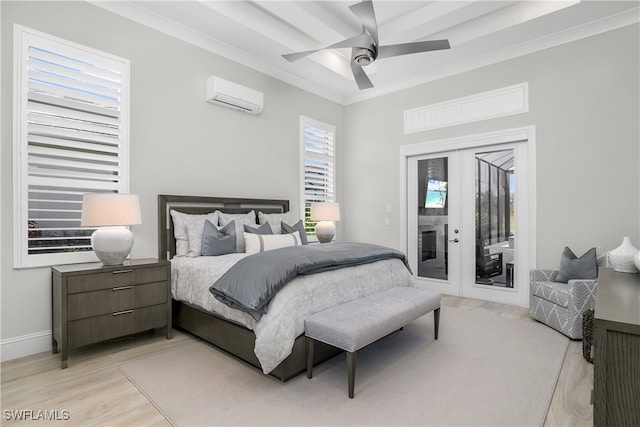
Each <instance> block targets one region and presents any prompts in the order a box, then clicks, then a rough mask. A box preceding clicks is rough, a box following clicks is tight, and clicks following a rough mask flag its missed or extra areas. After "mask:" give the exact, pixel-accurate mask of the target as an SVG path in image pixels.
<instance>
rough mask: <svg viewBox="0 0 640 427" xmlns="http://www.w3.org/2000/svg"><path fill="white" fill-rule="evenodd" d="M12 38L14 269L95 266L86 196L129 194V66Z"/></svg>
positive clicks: (51, 41)
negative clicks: (85, 223)
mask: <svg viewBox="0 0 640 427" xmlns="http://www.w3.org/2000/svg"><path fill="white" fill-rule="evenodd" d="M14 33H15V47H16V48H15V50H14V52H15V58H14V61H15V74H14V79H15V85H14V87H15V88H16V91H15V95H14V108H15V122H14V147H15V153H16V154H15V156H14V158H15V167H14V177H15V181H14V182H15V184H14V185H15V187H14V192H15V193H14V194H15V196H14V199H15V200H14V209H15V215H14V228H15V231H14V233H15V235H14V246H15V252H16V253H15V256H14V264H15V267H16V268H20V267H36V266H45V265H52V264H63V263H72V262H84V261H90V260H95V256H94V255H93V253H92V252H91V242H90V236H91V233H92V232H93V229H87V228H82V227H80V218H81V212H82V194H83V193H87V192H128V188H129V172H128V168H129V165H128V152H129V145H128V144H129V135H128V132H129V129H128V128H129V126H128V121H129V117H128V116H129V94H128V86H129V84H128V80H129V62H128V61H127V60H125V59H121V58H117V57H115V56H112V55H109V54H105V53H102V52H99V51H96V50H94V49H90V48H87V47H84V46H81V45H78V44H75V43H70V42H67V41H65V40H61V39H58V38H54V37H51V36H48V35H46V34H42V33H38V32H35V31H32V30H29V29H27V28H24V27H20V26H16V27H15V32H14Z"/></svg>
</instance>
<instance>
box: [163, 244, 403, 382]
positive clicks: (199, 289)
mask: <svg viewBox="0 0 640 427" xmlns="http://www.w3.org/2000/svg"><path fill="white" fill-rule="evenodd" d="M245 256H248V255H247V254H244V253H238V254H229V255H223V256H217V257H198V258H189V257H175V258H173V260H172V261H171V269H172V278H171V292H172V295H173V298H174V299H175V300H178V301H184V302H188V303H190V304H193V305H195V306H197V307H200V308H202V309H204V310H206V311H209V312H216V313H218V314H220V315H222V316H224V317H226V318H227V319H229V320H232V321H235V322H237V323H240V324H242V325H244V326H245V327H247V328H249V329H252V330H253V331H254V333H255V335H256V342H255V348H254V352H255V354H256V356H257V358H258V360H259V361H260V364H261V366H262V370H263V372H264V373H265V374H268V373H269V372H271V371H272V370H273V369H274V368H276V367H277V366H278V365H279V364H280V363H281V362H282V361H283V360H284V359H286V357H287V356H289V354H291V350H292V348H293V343H294V341H295V339H296V337H298V336H299V335H301V334H302V333H303V332H304V318H305V317H306V316H308V315H309V314H313V313H316V312H318V311H322V310H325V309H327V308H329V307H332V306H335V305H338V304H342V303H344V302H348V301H351V300H354V299H356V298H361V297H364V296H367V295H370V294H373V293H376V292H380V291H382V290H385V289H388V288H392V287H395V286H413V284H412V280H411V274H410V273H409V271H408V270H407V268H406V267H405V266H404V264H403V262H402V261H401V260H399V259H390V260H383V261H378V262H375V263H371V264H365V265H359V266H355V267H346V268H342V269H339V270H333V271H326V272H323V273H318V274H310V275H306V276H298V277H296V278H295V279H293V280H292V281H291V282H289V283H288V284H287V285H286V286H285V287H283V288H282V289H281V290H280V292H278V294H277V295H276V296H275V297H274V298H273V300H272V301H271V303H270V306H269V312H268V313H266V314H265V315H263V316H262V318H261V319H260V321H259V322H256V321H255V320H254V319H253V317H251V315H249V314H248V313H245V312H242V311H239V310H236V309H232V308H230V307H228V306H226V305H224V304H223V303H221V302H219V301H218V300H216V299H215V298H214V297H213V295H212V294H211V293H210V292H209V287H210V286H211V285H212V284H213V282H215V281H216V280H217V279H218V277H220V276H221V275H222V274H224V272H225V271H226V270H227V269H229V268H230V267H231V266H232V265H233V264H235V263H236V262H237V261H238V260H239V259H241V258H243V257H245Z"/></svg>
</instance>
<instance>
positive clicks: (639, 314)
mask: <svg viewBox="0 0 640 427" xmlns="http://www.w3.org/2000/svg"><path fill="white" fill-rule="evenodd" d="M594 346H595V355H594V358H593V372H594V378H593V385H594V407H593V424H594V426H616V427H617V426H640V276H639V275H638V274H629V273H617V272H614V271H613V270H612V269H610V268H601V269H600V273H599V275H598V293H597V296H596V306H595V311H594Z"/></svg>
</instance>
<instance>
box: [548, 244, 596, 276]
mask: <svg viewBox="0 0 640 427" xmlns="http://www.w3.org/2000/svg"><path fill="white" fill-rule="evenodd" d="M597 277H598V263H597V262H596V248H591V249H589V250H588V251H587V252H585V253H584V255H582V256H581V257H580V258H578V257H576V255H575V254H574V253H573V251H572V250H571V249H569V248H568V247H565V248H564V251H562V256H561V257H560V268H559V269H558V276H557V277H556V282H562V283H567V282H568V281H569V280H572V279H584V280H593V279H596V278H597Z"/></svg>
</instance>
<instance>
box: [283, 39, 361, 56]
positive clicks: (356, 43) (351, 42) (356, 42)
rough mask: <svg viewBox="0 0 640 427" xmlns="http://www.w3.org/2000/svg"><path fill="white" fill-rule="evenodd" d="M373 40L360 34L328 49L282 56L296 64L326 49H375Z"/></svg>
mask: <svg viewBox="0 0 640 427" xmlns="http://www.w3.org/2000/svg"><path fill="white" fill-rule="evenodd" d="M372 46H373V40H372V38H371V36H369V35H368V34H360V35H359V36H355V37H351V38H348V39H346V40H342V41H339V42H337V43H334V44H332V45H330V46H327V47H323V48H322V49H316V50H307V51H305V52H295V53H287V54H284V55H282V57H283V58H284V59H286V60H287V61H289V62H294V61H297V60H299V59H302V58H304V57H305V56H309V55H311V54H312V53H315V52H318V51H320V50H325V49H339V48H342V47H357V48H362V49H369V50H371V49H373V47H372Z"/></svg>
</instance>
